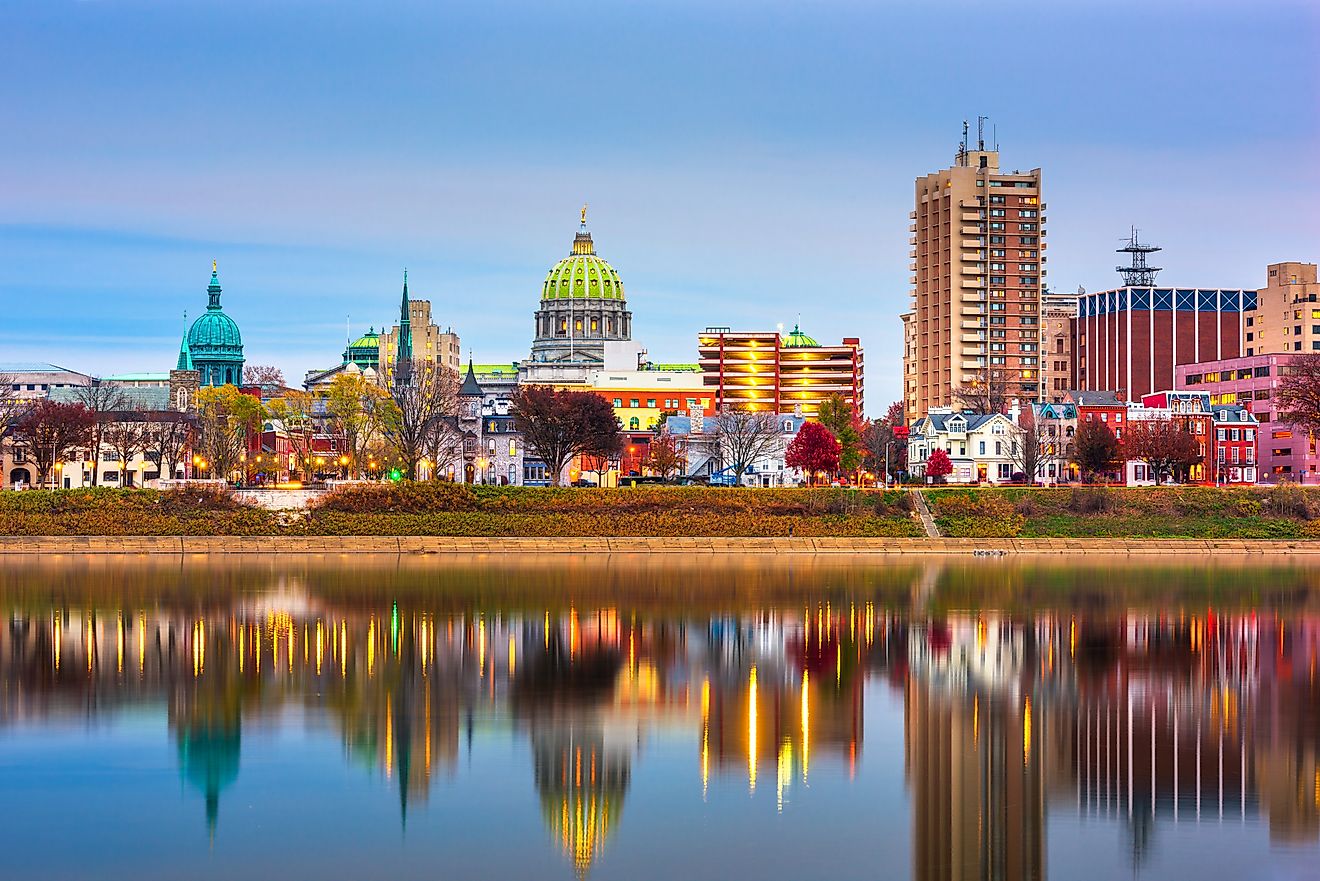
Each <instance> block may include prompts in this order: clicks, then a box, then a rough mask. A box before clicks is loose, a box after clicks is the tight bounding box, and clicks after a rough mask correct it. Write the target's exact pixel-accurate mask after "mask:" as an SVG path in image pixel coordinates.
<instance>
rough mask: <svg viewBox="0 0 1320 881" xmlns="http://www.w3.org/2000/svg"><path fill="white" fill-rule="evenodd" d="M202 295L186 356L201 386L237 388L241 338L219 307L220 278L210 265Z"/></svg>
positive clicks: (189, 329)
mask: <svg viewBox="0 0 1320 881" xmlns="http://www.w3.org/2000/svg"><path fill="white" fill-rule="evenodd" d="M206 294H207V297H208V303H207V306H206V311H205V312H203V313H202V314H201V315H200V316H198V318H197V320H196V321H194V322H193V323H192V327H190V328H188V336H187V337H186V343H187V347H188V356H189V358H190V359H191V361H192V365H193V369H195V370H197V371H198V372H199V373H200V374H201V381H202V385H204V386H207V385H227V384H228V385H238V384H240V383H241V382H242V381H243V336H242V334H240V333H239V332H238V325H237V324H236V323H235V322H234V319H232V318H230V317H229V316H228V315H226V314H225V312H224V310H223V309H222V308H221V307H220V277H219V273H218V271H217V269H216V265H215V263H214V262H212V263H211V283H210V284H209V285H208V286H207V288H206ZM182 360H183V358H182V353H181V354H180V361H181V362H182Z"/></svg>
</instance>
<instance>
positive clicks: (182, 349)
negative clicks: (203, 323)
mask: <svg viewBox="0 0 1320 881" xmlns="http://www.w3.org/2000/svg"><path fill="white" fill-rule="evenodd" d="M174 369H175V370H192V369H193V360H192V349H190V348H189V347H188V310H187V309H184V310H183V340H182V341H181V342H180V343H179V361H178V363H177V364H176V365H175V366H174Z"/></svg>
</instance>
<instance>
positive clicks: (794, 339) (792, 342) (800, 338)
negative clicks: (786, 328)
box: [780, 324, 820, 349]
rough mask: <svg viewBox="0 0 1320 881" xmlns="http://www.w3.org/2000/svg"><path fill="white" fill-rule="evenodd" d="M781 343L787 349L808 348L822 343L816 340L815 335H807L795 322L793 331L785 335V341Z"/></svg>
mask: <svg viewBox="0 0 1320 881" xmlns="http://www.w3.org/2000/svg"><path fill="white" fill-rule="evenodd" d="M780 345H781V347H782V348H785V349H807V348H815V347H817V346H819V345H820V343H818V342H816V338H815V337H810V336H807V335H806V334H805V333H803V332H802V331H801V330H799V329H798V326H797V325H796V324H795V325H793V332H792V333H790V334H789V335H788V336H786V337H784V342H783V343H781V344H780Z"/></svg>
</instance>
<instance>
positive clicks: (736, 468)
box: [713, 409, 783, 483]
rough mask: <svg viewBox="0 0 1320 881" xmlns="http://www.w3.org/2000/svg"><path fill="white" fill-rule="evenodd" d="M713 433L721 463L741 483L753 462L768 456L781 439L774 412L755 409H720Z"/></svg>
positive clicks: (775, 448)
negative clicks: (731, 471)
mask: <svg viewBox="0 0 1320 881" xmlns="http://www.w3.org/2000/svg"><path fill="white" fill-rule="evenodd" d="M713 434H714V442H715V449H716V452H717V453H718V454H719V458H720V462H721V463H722V464H723V467H725V468H731V469H733V476H734V480H735V481H736V482H737V483H742V478H743V475H744V474H746V473H747V469H748V468H750V467H751V466H752V463H754V462H756V461H757V460H758V459H765V458H768V457H769V456H770V455H771V454H772V453H774V452H775V451H776V450H777V449H779V446H780V444H781V443H782V442H783V434H782V433H781V432H780V430H779V424H778V420H777V419H776V418H775V417H774V414H771V413H761V412H757V411H755V410H736V409H726V410H723V411H721V412H720V414H719V415H718V416H716V417H715V430H714V432H713Z"/></svg>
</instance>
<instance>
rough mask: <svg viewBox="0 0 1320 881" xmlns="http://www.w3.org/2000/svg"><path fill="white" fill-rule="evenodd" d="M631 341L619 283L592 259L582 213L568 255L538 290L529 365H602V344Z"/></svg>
mask: <svg viewBox="0 0 1320 881" xmlns="http://www.w3.org/2000/svg"><path fill="white" fill-rule="evenodd" d="M630 339H632V313H631V312H629V311H628V303H627V301H626V300H625V299H624V294H623V280H622V279H620V278H619V273H618V272H616V271H615V269H614V267H613V266H611V265H610V264H609V263H607V262H606V261H605V260H603V259H601V258H600V257H599V256H598V255H597V254H596V247H595V244H594V243H593V242H592V240H591V233H589V232H588V231H587V212H586V208H583V209H582V224H581V226H580V227H579V228H578V233H577V235H576V236H575V237H574V239H573V247H572V249H571V250H570V252H569V255H568V256H567V257H565V258H564V259H563V260H560V261H559V262H558V263H556V264H555V265H554V267H552V268H551V270H550V272H549V274H548V275H546V277H545V282H544V283H543V284H542V285H541V308H540V309H538V310H537V311H536V337H535V339H534V341H533V342H532V358H531V360H532V361H533V362H542V363H561V364H585V365H592V364H601V363H603V362H604V360H605V343H606V342H607V341H615V340H630Z"/></svg>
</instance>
